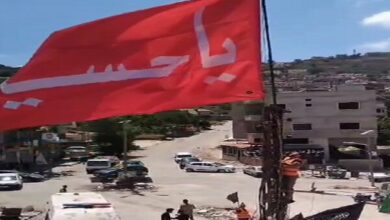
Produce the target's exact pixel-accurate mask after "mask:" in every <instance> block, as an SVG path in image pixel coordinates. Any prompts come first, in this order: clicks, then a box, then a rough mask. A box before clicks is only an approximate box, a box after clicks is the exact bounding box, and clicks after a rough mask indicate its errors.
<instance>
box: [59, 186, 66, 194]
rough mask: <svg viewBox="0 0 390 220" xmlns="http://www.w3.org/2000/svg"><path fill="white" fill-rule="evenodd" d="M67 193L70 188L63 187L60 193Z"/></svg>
mask: <svg viewBox="0 0 390 220" xmlns="http://www.w3.org/2000/svg"><path fill="white" fill-rule="evenodd" d="M66 192H68V186H67V185H63V186H62V188H61V189H60V193H66Z"/></svg>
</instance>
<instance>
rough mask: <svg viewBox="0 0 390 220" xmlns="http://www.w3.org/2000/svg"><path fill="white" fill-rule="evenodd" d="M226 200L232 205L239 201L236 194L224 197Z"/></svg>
mask: <svg viewBox="0 0 390 220" xmlns="http://www.w3.org/2000/svg"><path fill="white" fill-rule="evenodd" d="M226 199H227V200H229V201H231V202H232V203H237V202H238V201H239V199H238V192H235V193H232V194H229V195H228V196H227V197H226Z"/></svg>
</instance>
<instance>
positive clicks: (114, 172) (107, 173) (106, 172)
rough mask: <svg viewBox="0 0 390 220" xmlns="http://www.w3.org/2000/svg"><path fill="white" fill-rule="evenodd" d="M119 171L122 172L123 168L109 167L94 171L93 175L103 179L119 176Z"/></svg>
mask: <svg viewBox="0 0 390 220" xmlns="http://www.w3.org/2000/svg"><path fill="white" fill-rule="evenodd" d="M119 172H121V169H119V168H108V169H103V170H97V171H95V172H94V173H93V175H94V176H95V177H99V178H102V179H115V178H117V177H118V173H119Z"/></svg>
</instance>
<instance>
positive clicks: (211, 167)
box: [185, 162, 236, 173]
mask: <svg viewBox="0 0 390 220" xmlns="http://www.w3.org/2000/svg"><path fill="white" fill-rule="evenodd" d="M185 169H186V171H187V172H218V173H234V172H236V168H234V166H232V165H224V164H221V163H213V162H192V163H190V164H187V166H186V168H185Z"/></svg>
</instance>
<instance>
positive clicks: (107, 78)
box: [0, 55, 190, 94]
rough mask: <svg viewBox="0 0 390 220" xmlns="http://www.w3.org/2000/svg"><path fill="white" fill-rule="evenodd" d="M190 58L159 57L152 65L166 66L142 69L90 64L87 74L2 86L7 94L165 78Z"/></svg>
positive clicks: (5, 83)
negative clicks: (101, 69)
mask: <svg viewBox="0 0 390 220" xmlns="http://www.w3.org/2000/svg"><path fill="white" fill-rule="evenodd" d="M189 60H190V56H188V55H187V56H181V57H169V56H162V57H157V58H155V59H153V60H152V61H151V66H152V67H157V66H162V65H166V66H162V67H158V68H150V69H140V70H126V69H125V67H124V65H123V64H120V65H118V70H117V71H114V70H113V67H112V65H108V66H107V67H106V70H105V71H104V72H95V71H94V69H95V67H94V66H90V67H89V69H88V70H87V72H86V73H85V74H79V75H70V76H56V77H49V78H41V79H32V80H26V81H21V82H15V83H10V84H8V83H7V82H6V81H5V82H4V83H3V84H1V85H0V88H1V91H3V93H5V94H14V93H21V92H27V91H33V90H38V89H49V88H57V87H66V86H77V85H87V84H94V83H105V82H118V81H124V80H131V79H133V80H134V79H150V78H163V77H167V76H169V75H171V74H172V73H173V72H174V71H175V69H176V68H178V67H179V66H181V65H183V64H185V63H187V62H188V61H189Z"/></svg>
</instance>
